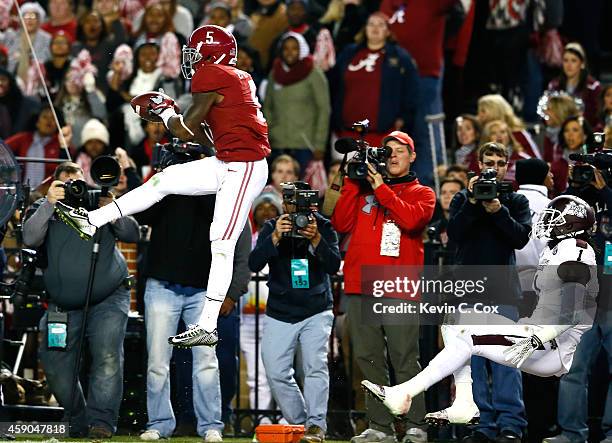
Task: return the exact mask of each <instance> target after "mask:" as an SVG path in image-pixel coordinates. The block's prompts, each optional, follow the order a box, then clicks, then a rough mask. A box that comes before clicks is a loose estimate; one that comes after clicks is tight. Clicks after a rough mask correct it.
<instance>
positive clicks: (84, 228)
mask: <svg viewBox="0 0 612 443" xmlns="http://www.w3.org/2000/svg"><path fill="white" fill-rule="evenodd" d="M55 215H57V218H59V219H60V220H61V221H62V222H64V223H65V224H66V225H68V226H69V227H71V228H72V229H74V230H75V231H77V233H78V234H79V237H81V238H82V239H83V240H89V239H90V238H91V237H93V236H94V234H95V233H96V230H97V229H98V228H96V227H95V226H94V225H92V224H91V223H89V212H87V209H85V208H73V207H70V206H68V205H67V204H64V203H62V202H57V203H56V204H55Z"/></svg>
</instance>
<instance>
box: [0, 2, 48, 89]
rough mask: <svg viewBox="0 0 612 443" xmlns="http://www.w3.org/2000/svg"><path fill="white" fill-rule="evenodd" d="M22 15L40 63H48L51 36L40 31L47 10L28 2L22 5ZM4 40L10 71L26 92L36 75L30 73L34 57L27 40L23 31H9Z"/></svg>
mask: <svg viewBox="0 0 612 443" xmlns="http://www.w3.org/2000/svg"><path fill="white" fill-rule="evenodd" d="M21 15H22V17H23V21H24V22H25V29H26V31H27V33H28V34H29V36H30V40H31V41H32V47H33V48H34V52H35V53H36V57H37V58H38V62H39V63H44V62H46V61H47V60H48V59H49V56H50V49H49V46H50V45H49V44H50V43H51V35H49V33H48V32H46V31H44V30H42V29H40V24H41V23H43V22H44V21H45V17H46V15H45V10H44V9H43V8H42V6H40V5H39V4H38V3H35V2H27V3H24V4H22V5H21ZM3 40H4V41H0V43H2V44H4V45H5V46H6V47H7V49H8V53H9V57H8V70H9V71H10V72H12V73H14V74H15V77H16V79H17V81H19V82H21V85H20V86H21V87H22V89H24V90H25V89H26V86H27V84H28V83H29V82H32V81H33V80H32V79H31V78H28V77H32V76H33V75H34V72H29V71H30V67H31V66H32V63H33V57H32V53H31V51H30V46H29V45H28V42H27V39H26V38H25V36H24V35H23V30H22V29H21V30H19V31H15V30H13V29H7V30H6V32H5V33H4V38H3Z"/></svg>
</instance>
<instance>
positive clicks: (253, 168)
mask: <svg viewBox="0 0 612 443" xmlns="http://www.w3.org/2000/svg"><path fill="white" fill-rule="evenodd" d="M267 178H268V164H267V162H266V160H265V159H262V160H258V161H255V162H231V163H226V162H224V161H221V160H219V159H217V158H216V157H207V158H203V159H201V160H196V161H193V162H189V163H183V164H180V165H174V166H170V167H168V168H166V169H164V170H163V171H162V172H160V173H158V174H155V175H154V176H153V177H151V179H149V181H147V182H146V183H144V184H143V185H142V186H139V187H138V188H136V189H134V190H132V191H130V192H128V193H127V194H125V195H124V196H122V197H120V198H119V199H117V200H116V203H117V204H116V205H113V204H110V205H106V206H104V207H102V208H100V209H96V210H95V211H92V212H90V213H89V221H90V222H91V223H92V224H94V225H96V226H98V227H100V226H102V225H104V224H106V223H108V222H111V221H113V220H115V219H117V218H119V217H121V216H126V215H131V214H136V213H138V212H141V211H144V210H145V209H148V208H149V207H151V206H153V205H154V204H155V203H157V202H159V201H160V200H161V199H163V198H164V197H165V196H166V195H170V194H177V195H193V196H196V195H206V194H215V193H216V194H217V198H216V200H215V213H214V216H213V222H212V225H211V227H210V240H211V252H212V263H211V267H210V276H209V279H208V287H207V291H206V297H207V298H210V299H212V300H216V301H219V302H221V301H223V299H224V298H225V295H226V294H227V290H228V288H229V285H230V282H231V280H232V271H233V264H234V261H233V257H234V248H235V246H236V242H237V241H238V237H239V236H240V233H241V232H242V229H243V228H244V225H245V223H246V221H247V218H248V215H249V211H250V209H251V205H252V204H253V200H255V197H257V196H258V195H259V193H260V192H261V190H262V189H263V187H264V186H265V184H266V181H267ZM119 211H120V212H119ZM176 228H177V229H181V227H180V226H177V227H176Z"/></svg>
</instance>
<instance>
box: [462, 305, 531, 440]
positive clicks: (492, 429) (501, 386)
mask: <svg viewBox="0 0 612 443" xmlns="http://www.w3.org/2000/svg"><path fill="white" fill-rule="evenodd" d="M499 310H500V314H501V315H503V316H504V317H507V318H510V319H513V320H518V310H517V308H516V307H514V306H503V305H501V306H500V309H499ZM487 364H490V366H491V379H492V383H491V385H489V372H488V370H487ZM471 366H472V382H473V384H472V394H473V395H474V401H475V402H476V405H477V406H478V409H479V410H480V423H479V424H478V426H477V427H476V430H477V431H480V432H482V433H483V434H485V435H486V436H487V437H489V438H490V439H493V438H495V437H496V436H497V434H498V433H500V432H502V431H512V432H514V433H515V434H516V435H519V436H521V435H523V429H525V428H526V426H527V420H526V418H525V405H524V403H523V377H522V376H521V371H520V370H518V369H514V368H510V367H508V366H504V365H500V364H499V363H495V362H492V361H489V360H487V359H485V358H483V357H472V362H471Z"/></svg>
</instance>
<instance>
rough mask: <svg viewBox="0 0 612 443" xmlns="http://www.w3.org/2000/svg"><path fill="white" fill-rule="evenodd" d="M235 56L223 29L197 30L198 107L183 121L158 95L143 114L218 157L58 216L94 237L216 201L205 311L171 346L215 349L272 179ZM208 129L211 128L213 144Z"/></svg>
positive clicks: (250, 91) (256, 113) (193, 72)
mask: <svg viewBox="0 0 612 443" xmlns="http://www.w3.org/2000/svg"><path fill="white" fill-rule="evenodd" d="M237 51H238V47H237V45H236V39H235V38H234V36H233V35H232V34H230V33H229V32H227V31H226V30H225V29H223V28H221V27H219V26H213V25H205V26H201V27H199V28H198V29H196V30H195V31H193V33H192V34H191V36H190V37H189V43H188V44H187V45H186V46H183V63H182V71H183V75H184V76H185V78H187V79H191V94H192V97H193V104H192V106H191V107H190V108H189V109H188V110H187V111H186V112H185V115H181V114H177V113H176V111H175V106H176V105H175V102H174V100H173V99H171V98H170V97H168V96H166V95H164V94H161V93H160V94H158V95H151V98H150V99H149V103H148V104H147V105H146V107H145V112H147V113H148V115H145V116H144V118H145V119H152V118H154V117H155V116H158V117H159V118H161V120H162V121H163V122H164V124H165V126H166V128H167V129H168V130H169V131H170V132H171V133H172V134H173V135H174V136H175V137H178V138H179V139H181V140H183V141H194V142H198V143H201V144H204V145H206V146H214V148H215V149H216V156H215V157H207V158H203V159H201V160H196V161H192V162H190V163H183V164H178V165H173V166H170V167H168V168H166V169H164V170H163V171H162V172H159V173H158V174H156V175H155V176H153V177H152V178H151V179H150V180H149V181H147V182H146V183H145V184H143V185H142V186H140V187H138V188H136V189H134V190H133V191H131V192H128V193H127V194H125V195H124V196H122V197H121V198H119V199H117V200H114V204H112V205H107V206H105V207H104V208H100V209H98V210H95V211H92V212H89V213H88V212H87V211H86V210H84V209H83V208H71V207H69V206H66V205H62V204H59V203H58V206H57V209H56V210H57V211H58V215H59V216H60V218H61V219H62V220H63V221H64V222H66V223H67V224H69V225H70V226H71V227H73V228H75V229H76V230H77V231H78V232H79V234H80V235H81V236H82V237H85V238H90V237H91V236H93V235H94V234H95V231H96V229H97V228H99V227H101V226H102V225H104V224H106V223H109V222H111V221H113V220H115V219H117V218H119V217H122V216H126V215H130V214H134V213H137V212H141V211H144V210H145V209H147V208H149V207H150V206H152V205H154V204H155V203H157V202H158V201H160V200H161V199H162V198H164V197H165V196H166V195H169V194H180V195H204V194H213V193H216V194H217V197H216V200H215V212H214V217H213V222H212V225H211V227H210V240H211V252H212V263H211V268H210V276H209V279H208V285H207V288H206V302H205V304H204V310H203V312H202V316H201V317H200V321H199V324H198V325H189V328H188V330H187V331H185V332H183V333H181V334H178V335H176V336H173V337H170V338H169V339H168V341H169V343H170V344H172V345H177V346H184V347H190V346H198V345H207V346H214V345H215V344H216V343H217V341H218V335H217V329H216V325H217V317H218V315H219V309H220V307H221V304H222V303H223V299H224V298H225V295H226V292H227V289H228V287H229V285H230V281H231V278H232V270H233V257H234V247H235V245H236V241H237V240H238V236H239V235H240V232H241V231H242V228H243V227H244V224H245V223H246V220H247V217H248V213H249V209H250V208H251V204H252V203H253V200H254V199H255V197H257V195H259V193H260V192H261V190H262V189H263V187H264V186H265V184H266V180H267V177H268V165H267V162H266V159H265V158H266V157H267V156H268V154H269V153H270V145H269V143H268V126H267V124H266V120H265V118H264V116H263V114H262V113H261V110H260V108H261V106H260V104H259V101H258V100H257V96H256V95H255V83H254V82H253V79H252V78H251V76H250V75H249V74H248V73H246V72H244V71H241V70H239V69H237V68H235V64H236V57H237ZM141 116H143V115H142V114H141ZM204 123H207V124H208V125H209V126H210V130H211V132H212V137H209V136H208V135H207V132H206V130H205V129H204V127H203V124H204ZM176 229H181V227H180V226H176Z"/></svg>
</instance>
